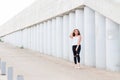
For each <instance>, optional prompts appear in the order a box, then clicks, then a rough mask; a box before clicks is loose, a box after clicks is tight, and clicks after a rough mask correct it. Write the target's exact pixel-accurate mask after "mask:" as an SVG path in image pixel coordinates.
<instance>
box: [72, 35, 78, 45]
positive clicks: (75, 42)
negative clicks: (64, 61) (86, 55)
mask: <svg viewBox="0 0 120 80" xmlns="http://www.w3.org/2000/svg"><path fill="white" fill-rule="evenodd" d="M78 40H79V36H75V37H73V39H72V45H77V43H78Z"/></svg>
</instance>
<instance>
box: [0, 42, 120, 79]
mask: <svg viewBox="0 0 120 80" xmlns="http://www.w3.org/2000/svg"><path fill="white" fill-rule="evenodd" d="M0 58H1V59H2V61H6V62H7V67H9V66H12V67H13V68H14V80H16V76H17V75H23V76H24V80H120V73H119V72H111V71H105V70H101V69H96V68H91V67H86V66H81V69H75V68H74V67H73V63H71V62H69V61H66V60H62V59H59V58H55V57H52V56H47V55H43V54H40V53H39V52H35V51H31V50H28V49H20V48H18V47H14V46H11V45H9V44H6V43H0ZM0 80H7V79H6V76H1V75H0Z"/></svg>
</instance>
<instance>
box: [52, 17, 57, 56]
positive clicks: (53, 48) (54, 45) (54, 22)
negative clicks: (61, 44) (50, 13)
mask: <svg viewBox="0 0 120 80" xmlns="http://www.w3.org/2000/svg"><path fill="white" fill-rule="evenodd" d="M52 27H53V28H52V55H53V56H56V52H57V51H56V19H52Z"/></svg>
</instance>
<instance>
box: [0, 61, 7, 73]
mask: <svg viewBox="0 0 120 80" xmlns="http://www.w3.org/2000/svg"><path fill="white" fill-rule="evenodd" d="M1 74H2V75H6V62H4V61H2V62H1Z"/></svg>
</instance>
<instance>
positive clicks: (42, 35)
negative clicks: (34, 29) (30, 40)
mask: <svg viewBox="0 0 120 80" xmlns="http://www.w3.org/2000/svg"><path fill="white" fill-rule="evenodd" d="M43 30H44V26H43V23H40V52H41V53H43V40H44V34H43Z"/></svg>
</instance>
